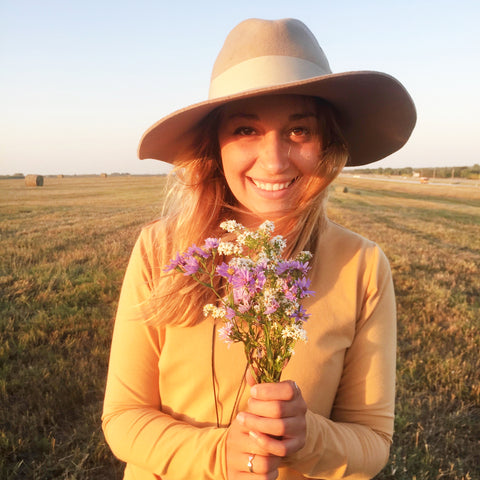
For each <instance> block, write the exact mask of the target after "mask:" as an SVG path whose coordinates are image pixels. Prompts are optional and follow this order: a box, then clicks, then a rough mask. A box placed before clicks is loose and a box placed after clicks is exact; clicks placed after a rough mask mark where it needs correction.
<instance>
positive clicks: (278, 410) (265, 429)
mask: <svg viewBox="0 0 480 480" xmlns="http://www.w3.org/2000/svg"><path fill="white" fill-rule="evenodd" d="M306 411H307V405H306V403H305V401H304V400H303V397H302V393H301V392H300V389H299V388H298V386H297V384H296V383H295V382H294V381H292V380H287V381H284V382H280V383H259V384H256V385H253V386H252V388H251V390H250V399H249V400H248V412H240V413H239V414H238V416H237V421H238V422H239V423H240V425H241V426H242V427H243V428H244V429H245V430H247V431H248V432H249V435H250V437H251V438H253V439H254V440H255V444H256V446H257V448H261V449H262V450H263V451H264V452H266V453H267V454H271V455H274V456H277V457H285V456H287V455H291V454H293V453H295V452H296V451H298V450H300V449H301V448H302V447H303V446H304V445H305V438H306V430H307V428H306V419H305V413H306Z"/></svg>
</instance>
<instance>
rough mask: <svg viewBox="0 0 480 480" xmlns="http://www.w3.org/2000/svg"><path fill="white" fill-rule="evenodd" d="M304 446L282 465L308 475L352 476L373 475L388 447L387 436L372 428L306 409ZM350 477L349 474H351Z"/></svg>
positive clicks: (321, 476) (323, 476)
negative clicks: (338, 420)
mask: <svg viewBox="0 0 480 480" xmlns="http://www.w3.org/2000/svg"><path fill="white" fill-rule="evenodd" d="M306 418H307V437H306V442H305V446H304V447H303V448H302V449H301V450H299V451H298V452H296V453H295V454H293V455H291V456H289V457H287V458H285V465H287V466H289V467H291V468H293V469H295V470H297V471H299V472H300V473H302V474H304V475H306V476H308V477H311V478H322V479H328V480H333V479H339V478H349V475H350V474H355V477H354V478H355V479H369V478H372V477H374V476H375V475H376V474H377V473H378V472H379V471H380V470H381V469H382V468H383V467H384V466H385V464H386V462H387V460H388V454H389V450H390V439H389V438H388V435H386V434H383V433H379V432H375V431H374V430H373V429H372V428H370V427H368V426H365V425H360V424H354V423H342V422H334V421H332V420H329V419H327V418H325V417H322V416H320V415H316V414H314V413H312V412H311V411H307V415H306ZM352 478H353V477H352Z"/></svg>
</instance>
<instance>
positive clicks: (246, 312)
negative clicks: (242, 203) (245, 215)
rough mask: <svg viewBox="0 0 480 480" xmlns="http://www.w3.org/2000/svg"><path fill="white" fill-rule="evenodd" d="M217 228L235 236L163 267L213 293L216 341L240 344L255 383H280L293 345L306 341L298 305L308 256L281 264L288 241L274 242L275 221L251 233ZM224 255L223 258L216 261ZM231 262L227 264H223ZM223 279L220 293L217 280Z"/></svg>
mask: <svg viewBox="0 0 480 480" xmlns="http://www.w3.org/2000/svg"><path fill="white" fill-rule="evenodd" d="M220 227H221V228H222V229H223V230H225V231H227V232H230V233H232V234H234V235H235V236H236V240H235V241H233V242H229V241H222V240H220V239H218V238H207V239H206V240H205V244H204V245H203V246H202V247H201V248H200V247H197V246H196V245H192V246H191V247H189V248H188V249H187V250H186V251H185V252H184V253H182V254H180V253H178V254H177V256H176V258H175V259H173V260H171V262H170V263H169V264H168V265H167V266H166V267H165V269H164V270H165V271H167V272H168V271H172V270H174V271H178V272H181V273H183V274H184V275H190V276H192V278H193V279H195V280H196V281H197V282H199V283H201V284H202V285H204V286H205V287H207V288H209V289H211V290H212V291H213V292H214V293H215V295H216V296H217V298H218V302H217V304H216V305H214V304H207V305H205V306H204V307H203V312H204V314H205V315H206V316H209V315H211V316H212V317H213V318H214V319H220V320H221V322H222V327H221V328H220V329H219V334H220V337H221V338H222V339H223V340H224V341H225V342H227V343H233V342H243V344H244V348H245V354H246V356H247V360H248V362H249V364H250V365H251V367H252V370H253V374H254V376H255V377H256V378H255V379H256V381H257V382H258V383H261V382H278V381H280V376H281V373H282V370H283V368H284V367H285V366H286V364H287V363H288V361H289V359H290V358H291V356H292V354H293V353H294V350H293V347H294V345H295V343H296V341H297V340H302V341H306V339H307V337H306V332H305V330H304V322H305V321H306V320H307V318H308V316H309V315H308V313H307V312H306V311H305V309H304V308H303V306H302V305H301V304H300V300H301V299H303V298H306V297H308V296H309V295H311V294H312V293H313V292H312V291H310V290H309V287H310V280H309V279H308V278H307V276H306V275H307V272H308V270H309V268H310V267H309V260H310V259H311V257H312V255H311V253H310V252H301V253H300V254H298V255H297V256H296V257H295V258H294V259H288V260H285V259H283V257H282V252H283V251H284V250H285V247H286V241H285V240H284V238H283V237H282V236H280V235H277V236H275V237H273V235H272V234H273V231H274V224H273V222H270V221H267V222H264V223H263V224H262V225H260V227H259V228H258V230H256V231H251V230H248V229H247V228H245V227H244V226H243V225H241V224H240V223H237V222H236V221H234V220H228V221H225V222H223V223H222V224H220ZM219 256H223V258H221V257H219ZM227 258H228V259H229V260H228V263H225V261H221V260H223V259H227ZM216 277H217V279H218V277H221V279H223V282H221V284H222V286H221V287H220V288H216V287H215V286H214V285H215V284H216V285H218V284H219V282H218V281H217V282H215V278H216Z"/></svg>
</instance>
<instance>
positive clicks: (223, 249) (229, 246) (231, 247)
mask: <svg viewBox="0 0 480 480" xmlns="http://www.w3.org/2000/svg"><path fill="white" fill-rule="evenodd" d="M218 253H219V254H220V255H234V254H235V255H241V254H242V247H241V246H240V245H236V244H235V243H232V242H220V243H219V245H218Z"/></svg>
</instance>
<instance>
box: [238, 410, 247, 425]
mask: <svg viewBox="0 0 480 480" xmlns="http://www.w3.org/2000/svg"><path fill="white" fill-rule="evenodd" d="M237 421H238V423H240V424H241V425H244V424H245V415H244V414H243V412H240V413H239V414H238V415H237Z"/></svg>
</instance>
